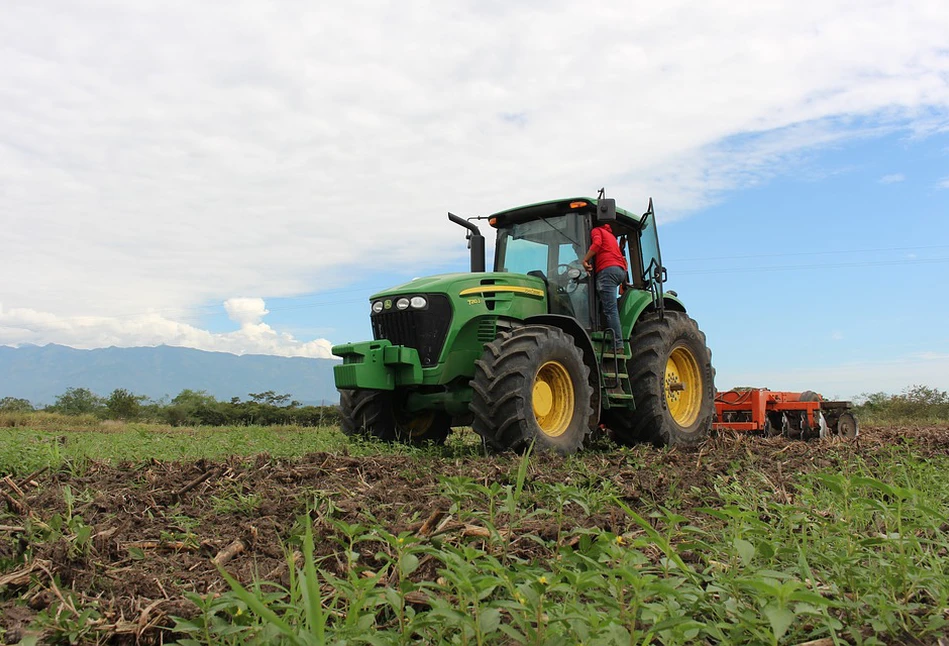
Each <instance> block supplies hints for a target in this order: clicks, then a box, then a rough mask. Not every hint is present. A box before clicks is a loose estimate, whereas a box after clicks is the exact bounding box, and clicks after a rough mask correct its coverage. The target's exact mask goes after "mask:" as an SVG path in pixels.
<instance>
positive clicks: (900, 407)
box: [856, 385, 949, 424]
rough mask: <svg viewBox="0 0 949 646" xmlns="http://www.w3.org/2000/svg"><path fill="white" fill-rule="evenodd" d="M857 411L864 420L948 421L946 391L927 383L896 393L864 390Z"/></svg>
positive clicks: (948, 402) (894, 421)
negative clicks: (865, 391) (866, 391)
mask: <svg viewBox="0 0 949 646" xmlns="http://www.w3.org/2000/svg"><path fill="white" fill-rule="evenodd" d="M860 399H862V400H863V401H862V403H860V404H859V405H858V406H857V407H856V413H857V415H858V416H859V417H860V419H861V420H863V421H864V422H870V423H878V424H887V423H889V424H893V423H912V422H915V423H925V424H932V423H940V422H943V423H944V422H949V393H946V391H944V390H939V389H938V388H931V387H929V386H920V385H915V386H910V387H909V388H906V389H904V390H903V392H902V393H900V394H899V395H888V394H887V393H883V392H878V393H864V394H863V395H861V397H860Z"/></svg>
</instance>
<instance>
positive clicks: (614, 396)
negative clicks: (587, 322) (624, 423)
mask: <svg viewBox="0 0 949 646" xmlns="http://www.w3.org/2000/svg"><path fill="white" fill-rule="evenodd" d="M591 337H592V339H593V346H594V350H595V351H596V356H597V360H598V361H599V363H600V386H601V387H602V389H603V393H604V395H605V397H604V398H603V405H604V408H613V407H616V406H619V407H624V408H625V407H627V406H628V403H629V402H631V401H632V400H633V389H632V386H631V385H630V382H629V371H628V370H627V368H626V360H627V359H629V358H630V357H631V355H630V352H629V344H628V343H624V344H623V352H622V354H616V353H614V352H613V349H612V348H613V331H612V330H607V331H606V332H594V333H593V334H592V335H591Z"/></svg>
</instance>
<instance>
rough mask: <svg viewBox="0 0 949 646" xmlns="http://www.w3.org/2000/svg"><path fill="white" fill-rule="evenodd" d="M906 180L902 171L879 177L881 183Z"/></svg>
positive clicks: (895, 182)
mask: <svg viewBox="0 0 949 646" xmlns="http://www.w3.org/2000/svg"><path fill="white" fill-rule="evenodd" d="M904 180H906V176H905V175H903V173H893V174H892V175H884V176H883V177H881V178H880V180H879V181H880V183H881V184H897V183H899V182H902V181H904Z"/></svg>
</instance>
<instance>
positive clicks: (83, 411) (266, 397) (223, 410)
mask: <svg viewBox="0 0 949 646" xmlns="http://www.w3.org/2000/svg"><path fill="white" fill-rule="evenodd" d="M37 410H41V411H45V412H50V413H60V414H62V415H93V416H95V417H98V418H100V419H116V420H124V421H143V422H162V423H165V424H171V425H172V426H197V425H201V426H235V425H259V426H272V425H279V424H294V425H298V426H327V425H335V424H338V423H339V408H338V407H337V406H304V405H302V404H301V403H300V402H298V401H295V400H292V399H291V398H290V395H280V394H277V393H275V392H274V391H272V390H268V391H265V392H262V393H249V394H248V399H247V400H241V398H240V397H233V398H231V400H230V401H218V400H217V399H215V398H214V396H213V395H209V394H208V393H207V392H205V391H203V390H182V391H181V392H180V393H179V394H178V396H177V397H175V398H174V399H172V400H171V401H167V400H165V399H162V400H159V401H153V400H150V399H149V398H148V397H146V396H145V395H136V394H135V393H132V392H130V391H128V390H126V389H124V388H116V389H115V390H113V391H112V393H111V394H110V395H109V396H108V397H100V396H99V395H97V394H95V393H94V392H92V391H91V390H89V389H88V388H67V389H66V392H64V393H62V394H61V395H59V396H57V397H56V401H55V403H53V404H51V405H49V406H45V407H42V408H38V409H37V408H35V407H34V406H33V405H32V404H31V403H30V402H29V401H28V400H26V399H21V398H17V397H4V398H2V399H0V412H3V413H30V412H35V411H37Z"/></svg>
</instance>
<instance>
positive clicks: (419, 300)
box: [409, 296, 428, 310]
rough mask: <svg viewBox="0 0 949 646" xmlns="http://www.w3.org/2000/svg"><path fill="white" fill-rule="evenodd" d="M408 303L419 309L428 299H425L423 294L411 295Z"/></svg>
mask: <svg viewBox="0 0 949 646" xmlns="http://www.w3.org/2000/svg"><path fill="white" fill-rule="evenodd" d="M409 305H411V306H412V307H413V308H415V309H417V310H420V309H422V308H424V307H426V306H427V305H428V301H427V300H425V297H424V296H413V297H412V300H410V301H409Z"/></svg>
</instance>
